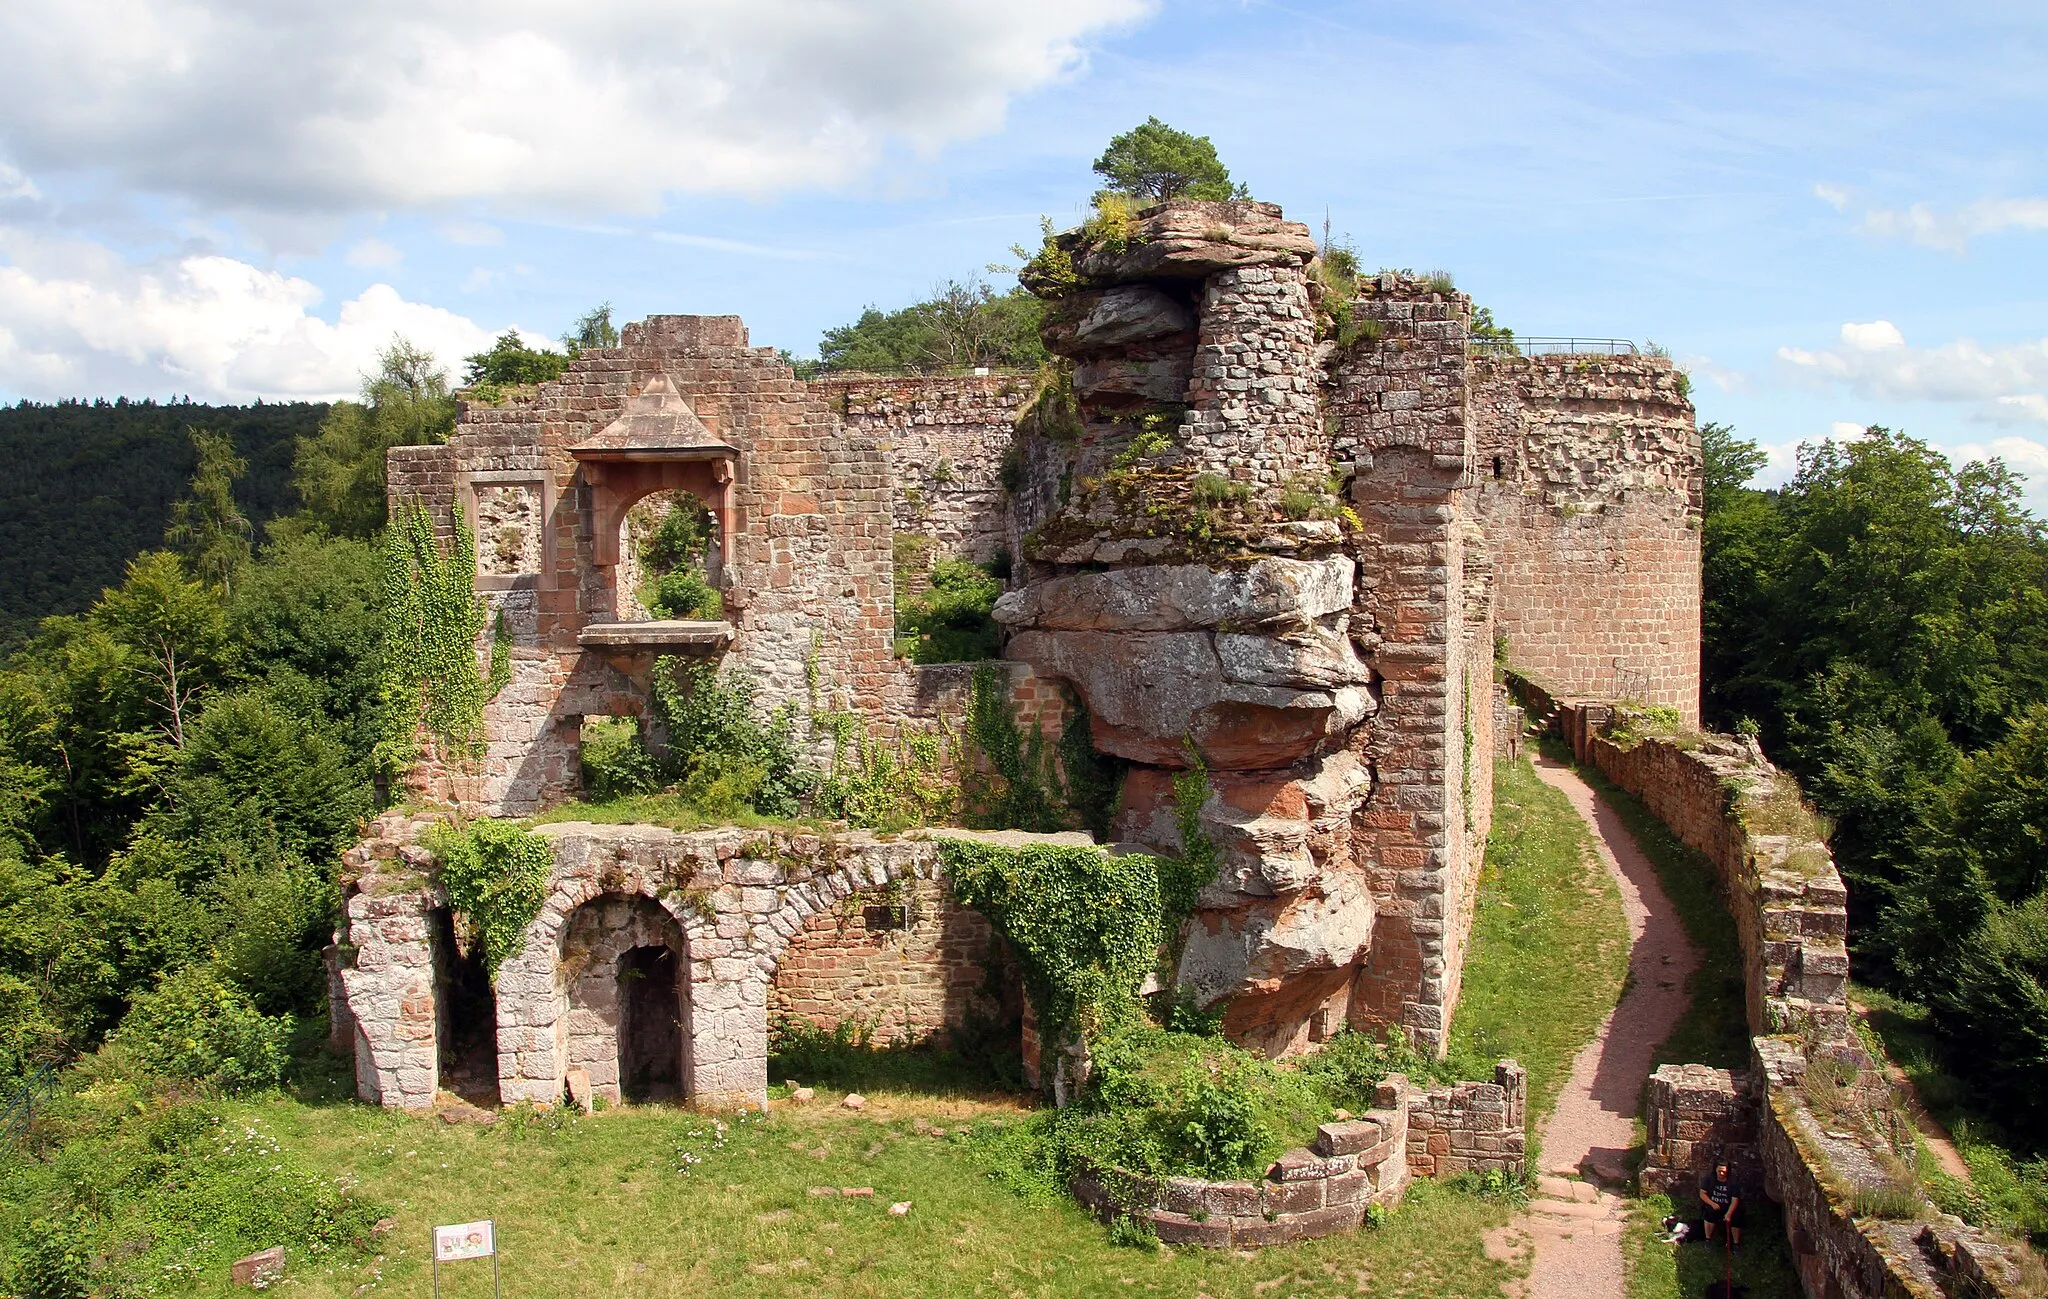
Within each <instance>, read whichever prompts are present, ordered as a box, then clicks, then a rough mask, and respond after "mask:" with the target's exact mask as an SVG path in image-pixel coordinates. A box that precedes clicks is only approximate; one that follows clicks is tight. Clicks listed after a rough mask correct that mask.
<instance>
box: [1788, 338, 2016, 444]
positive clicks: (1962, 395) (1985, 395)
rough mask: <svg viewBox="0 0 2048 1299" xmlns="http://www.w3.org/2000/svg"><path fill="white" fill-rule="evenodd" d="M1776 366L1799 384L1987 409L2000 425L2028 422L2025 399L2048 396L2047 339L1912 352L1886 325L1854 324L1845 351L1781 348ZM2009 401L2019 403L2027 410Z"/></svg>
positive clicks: (1960, 342)
mask: <svg viewBox="0 0 2048 1299" xmlns="http://www.w3.org/2000/svg"><path fill="white" fill-rule="evenodd" d="M1778 359H1779V360H1780V362H1782V363H1783V364H1784V365H1785V366H1787V367H1788V368H1789V369H1790V370H1791V371H1792V373H1793V374H1794V375H1795V376H1803V377H1806V378H1808V379H1811V380H1817V381H1833V382H1836V383H1841V384H1844V385H1847V386H1848V387H1849V388H1851V389H1852V390H1854V391H1856V392H1858V393H1860V394H1863V395H1865V396H1872V397H1881V398H1884V399H1885V400H1888V401H1963V402H1977V403H1982V405H1981V407H1980V409H1979V412H1978V414H1979V416H1980V417H1981V418H1985V419H1991V420H1996V421H1998V422H2001V423H2010V422H2015V421H2017V420H2019V419H2022V418H2024V411H2023V409H2022V407H2023V406H2024V404H2025V403H2024V399H2025V398H2027V397H2028V395H2029V394H2038V393H2040V392H2042V391H2043V390H2048V338H2043V339H2035V340H2032V341H2029V342H2023V343H2013V344H2009V345H2006V346H2002V347H1986V346H1984V345H1982V344H1980V343H1978V342H1976V341H1975V340H1973V339H1968V338H1959V339H1957V340H1955V341H1954V342H1951V343H1944V344H1942V345H1941V346H1939V347H1913V346H1910V345H1909V344H1908V343H1907V342H1906V338H1905V335H1904V334H1902V333H1901V332H1900V331H1899V328H1898V326H1896V325H1894V324H1892V323H1891V322H1890V321H1888V320H1873V321H1869V322H1867V323H1862V324H1858V323H1856V322H1853V321H1852V322H1850V323H1849V324H1846V325H1843V326H1842V346H1841V347H1838V348H1832V349H1821V350H1809V349H1806V348H1799V347H1781V348H1779V349H1778ZM2009 398H2021V399H2022V403H2021V406H2013V405H2011V404H2010V403H2009V402H2008V401H2007V399H2009Z"/></svg>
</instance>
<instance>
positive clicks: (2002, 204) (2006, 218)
mask: <svg viewBox="0 0 2048 1299" xmlns="http://www.w3.org/2000/svg"><path fill="white" fill-rule="evenodd" d="M1815 192H1816V193H1818V192H1819V191H1818V190H1816V191H1815ZM1821 197H1823V198H1827V197H1828V196H1827V195H1825V194H1823V195H1821ZM1845 198H1846V196H1845ZM1830 201H1831V202H1832V201H1833V200H1832V199H1830ZM1841 208H1842V204H1841V203H1836V204H1835V209H1836V210H1837V211H1840V210H1841ZM1862 229H1863V231H1864V232H1865V233H1867V234H1873V235H1878V236H1881V237H1885V238H1892V239H1910V240H1912V241H1913V242H1914V243H1916V244H1920V245H1922V246H1924V247H1927V248H1939V249H1942V250H1944V251H1946V252H1952V253H1962V252H1966V251H1968V249H1969V247H1970V241H1971V240H1972V239H1976V238H1980V237H1981V236H1984V235H1995V234H2002V233H2003V232H2005V231H2007V230H2048V198H1985V199H1978V200H1977V201H1976V202H1975V203H1970V204H1966V205H1965V206H1963V207H1959V208H1956V209H1954V210H1952V211H1946V212H1938V211H1936V210H1934V209H1933V208H1930V207H1928V206H1927V205H1926V204H1925V203H1915V204H1914V205H1913V206H1911V207H1909V208H1905V209H1903V210H1901V209H1892V208H1872V209H1871V210H1870V211H1868V212H1865V213H1864V214H1863V224H1862Z"/></svg>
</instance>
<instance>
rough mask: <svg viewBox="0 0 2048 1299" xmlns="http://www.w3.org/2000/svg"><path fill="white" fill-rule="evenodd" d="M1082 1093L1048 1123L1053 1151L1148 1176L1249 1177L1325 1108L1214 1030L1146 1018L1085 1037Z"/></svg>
mask: <svg viewBox="0 0 2048 1299" xmlns="http://www.w3.org/2000/svg"><path fill="white" fill-rule="evenodd" d="M1090 1046H1091V1058H1092V1061H1093V1066H1094V1072H1093V1075H1092V1077H1091V1079H1090V1082H1089V1086H1088V1090H1087V1092H1086V1094H1085V1095H1084V1096H1083V1097H1082V1098H1081V1099H1080V1100H1079V1101H1078V1102H1077V1103H1076V1104H1075V1105H1074V1106H1073V1107H1072V1108H1071V1109H1069V1110H1067V1111H1064V1112H1062V1114H1061V1115H1059V1116H1058V1118H1057V1119H1056V1120H1055V1121H1053V1122H1052V1123H1049V1124H1048V1125H1047V1130H1046V1134H1045V1135H1046V1137H1047V1138H1048V1139H1049V1140H1050V1142H1051V1143H1052V1146H1053V1155H1052V1158H1053V1159H1054V1161H1055V1162H1056V1163H1057V1165H1058V1166H1059V1167H1060V1168H1061V1169H1062V1171H1063V1172H1064V1173H1066V1174H1068V1175H1071V1173H1072V1172H1074V1171H1077V1170H1078V1169H1079V1168H1080V1167H1082V1166H1083V1165H1093V1166H1095V1167H1097V1168H1104V1167H1107V1168H1117V1169H1122V1170H1123V1171H1125V1172H1130V1173H1137V1174H1140V1175H1143V1176H1148V1177H1207V1178H1237V1177H1256V1176H1258V1175H1259V1174H1261V1173H1263V1172H1264V1171H1265V1170H1266V1168H1267V1167H1269V1166H1270V1165H1271V1163H1272V1161H1273V1159H1274V1158H1275V1157H1276V1156H1278V1155H1279V1154H1280V1152H1281V1151H1283V1150H1285V1149H1287V1148H1288V1147H1290V1146H1293V1145H1298V1144H1301V1143H1303V1142H1305V1141H1306V1140H1307V1139H1308V1138H1309V1137H1310V1136H1311V1135H1312V1133H1313V1131H1314V1128H1315V1125H1316V1123H1317V1122H1319V1121H1320V1120H1321V1119H1322V1118H1323V1117H1324V1116H1325V1115H1327V1114H1328V1112H1329V1107H1328V1105H1327V1104H1326V1103H1325V1102H1324V1100H1323V1098H1322V1097H1321V1096H1320V1095H1319V1094H1318V1093H1317V1091H1316V1089H1315V1088H1314V1087H1313V1086H1312V1085H1310V1084H1309V1083H1308V1082H1307V1081H1306V1080H1305V1079H1303V1078H1302V1077H1300V1076H1299V1075H1298V1074H1295V1073H1293V1072H1291V1071H1289V1070H1285V1069H1281V1068H1277V1067H1275V1066H1274V1065H1273V1064H1272V1063H1271V1062H1269V1061H1267V1060H1264V1059H1261V1058H1260V1057H1258V1056H1255V1055H1253V1054H1251V1053H1250V1052H1248V1051H1246V1050H1244V1049H1243V1048H1241V1047H1237V1046H1233V1045H1231V1044H1230V1043H1228V1042H1225V1041H1223V1040H1222V1039H1220V1038H1213V1037H1193V1036H1190V1035H1188V1034H1184V1033H1173V1032H1168V1031H1166V1030H1164V1029H1159V1028H1153V1027H1151V1026H1150V1025H1143V1026H1132V1027H1130V1028H1126V1029H1122V1030H1119V1031H1117V1032H1113V1033H1109V1034H1104V1035H1102V1036H1101V1037H1099V1038H1097V1039H1096V1040H1095V1041H1093V1042H1091V1044H1090Z"/></svg>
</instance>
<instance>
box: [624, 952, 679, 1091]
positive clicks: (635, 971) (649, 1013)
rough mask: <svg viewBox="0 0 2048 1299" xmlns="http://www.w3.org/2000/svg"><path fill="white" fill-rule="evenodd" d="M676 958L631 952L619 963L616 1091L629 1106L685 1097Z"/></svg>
mask: <svg viewBox="0 0 2048 1299" xmlns="http://www.w3.org/2000/svg"><path fill="white" fill-rule="evenodd" d="M676 980H677V971H676V954H675V952H674V951H673V950H672V949H670V948H667V947H634V948H629V949H628V950H627V951H626V952H625V954H624V955H622V956H620V957H619V1003H620V1004H619V1012H620V1013H619V1090H620V1092H621V1093H622V1094H623V1095H624V1097H625V1099H627V1100H629V1101H672V1100H677V1099H679V1098H680V1097H681V1096H682V1092H683V1023H682V1018H683V1003H682V998H681V997H680V996H679V995H678V992H677V983H676Z"/></svg>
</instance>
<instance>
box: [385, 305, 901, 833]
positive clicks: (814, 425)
mask: <svg viewBox="0 0 2048 1299" xmlns="http://www.w3.org/2000/svg"><path fill="white" fill-rule="evenodd" d="M657 375H665V376H666V377H667V378H668V379H670V380H671V381H672V382H674V383H675V384H676V386H677V388H678V389H679V390H680V391H681V392H682V394H683V397H684V399H685V400H686V401H687V402H688V403H689V404H690V407H691V409H692V410H693V411H694V413H695V415H696V417H697V418H698V419H699V420H700V421H701V422H702V423H703V424H704V425H705V427H706V428H707V429H709V430H710V431H711V433H712V434H713V435H715V436H717V437H719V438H722V439H723V440H724V441H726V442H728V443H730V444H731V445H733V446H735V447H736V448H738V449H739V451H740V456H739V459H738V462H737V464H736V465H735V467H734V482H733V490H732V501H731V506H732V515H733V517H732V519H731V520H730V532H731V535H732V542H733V544H732V553H731V554H729V555H726V556H724V566H723V567H724V577H725V580H726V584H727V589H726V591H725V603H726V610H727V617H728V620H729V621H730V622H731V624H732V628H733V641H732V646H731V650H730V658H731V659H732V660H733V661H734V662H735V663H736V664H737V665H739V666H742V667H744V668H746V669H748V670H750V671H752V672H753V673H754V674H755V676H756V678H757V679H758V680H759V682H760V684H761V688H762V702H763V703H764V704H765V705H767V706H770V707H773V706H775V705H776V704H780V703H784V702H792V703H803V702H806V701H807V699H808V695H809V688H810V681H811V680H812V679H814V678H815V679H817V680H820V681H822V682H823V683H824V686H825V689H826V691H827V694H828V699H827V701H826V703H827V706H830V707H834V708H838V707H848V708H852V709H855V710H856V711H861V712H865V713H869V714H872V715H877V716H880V715H883V714H885V713H887V712H888V710H889V705H890V701H891V699H892V698H893V697H894V694H895V693H896V692H897V691H898V689H899V688H900V687H899V684H898V676H899V673H898V669H897V666H896V662H895V659H894V656H893V647H894V630H895V600H894V592H893V575H892V558H891V546H890V538H891V530H892V522H891V520H892V515H891V510H892V507H893V496H894V489H893V486H892V478H891V474H890V467H889V463H888V460H887V457H886V455H885V453H884V451H883V450H882V448H881V446H880V444H879V442H878V441H877V439H876V437H875V436H874V434H873V432H872V431H863V430H857V429H849V428H848V427H847V426H846V425H845V423H844V422H842V421H841V419H840V418H839V416H838V415H837V414H836V413H835V412H834V410H833V409H832V405H831V403H830V401H829V400H828V398H827V395H826V394H824V393H821V392H816V391H813V390H812V389H811V388H810V386H809V385H806V384H805V383H803V382H801V381H800V380H798V379H796V378H795V377H794V376H793V375H792V373H791V372H790V370H789V368H788V367H787V366H785V365H783V364H782V363H781V362H780V361H779V360H777V358H776V356H775V353H774V351H773V349H769V348H754V347H749V346H748V345H747V335H746V328H745V326H744V325H742V324H741V323H740V321H739V319H738V318H737V317H733V316H655V317H650V318H649V319H648V320H645V321H642V322H639V323H636V324H632V325H628V326H627V327H626V328H625V330H624V331H623V334H622V337H621V342H620V346H618V347H616V348H610V349H594V350H590V351H586V352H584V353H583V354H581V355H580V356H579V357H578V358H577V359H576V360H575V361H574V362H572V363H571V364H570V366H569V368H568V370H567V371H565V372H564V373H563V375H562V377H561V378H560V379H559V380H556V381H554V382H551V383H547V384H543V385H541V387H540V390H539V392H538V394H537V395H536V396H535V397H533V398H532V399H531V400H529V401H526V402H522V403H518V404H515V405H510V406H504V407H481V406H476V405H471V404H465V406H464V408H463V412H462V416H461V420H460V422H459V424H458V427H457V429H456V433H455V436H454V438H453V439H452V440H451V441H450V442H449V444H448V445H447V446H445V447H432V448H399V449H396V450H394V451H393V452H392V453H391V458H390V465H389V472H390V480H389V488H388V490H389V493H390V498H391V500H392V502H393V503H394V504H397V503H400V502H404V501H409V500H418V501H421V502H423V503H425V504H427V505H428V506H429V507H431V508H432V509H433V511H434V513H435V515H436V516H437V523H438V522H440V521H442V520H445V519H446V518H448V517H449V513H450V511H451V510H453V509H455V508H458V507H459V508H461V509H463V510H465V511H466V512H468V514H469V515H470V517H471V518H472V519H475V518H476V517H478V513H477V504H476V502H477V499H478V493H480V492H481V493H484V494H485V496H486V498H487V499H492V500H493V501H494V508H496V507H499V506H502V505H503V501H502V499H501V498H503V497H504V496H505V495H506V494H507V493H508V492H513V491H517V492H522V493H525V494H526V497H527V500H526V502H525V503H523V504H521V505H519V507H518V508H519V509H520V510H521V511H525V512H529V513H532V514H535V515H537V516H538V517H540V518H542V519H544V520H545V523H546V528H545V536H544V538H543V539H542V540H541V542H540V543H539V545H538V546H534V545H532V544H531V543H530V542H525V543H522V545H521V546H520V547H519V548H518V549H517V550H516V551H515V552H514V554H515V558H514V559H513V560H512V561H511V562H513V563H515V564H518V563H522V562H525V561H524V560H521V559H518V558H516V556H537V557H538V563H539V571H538V572H524V571H522V572H507V571H502V570H503V569H504V566H505V565H504V563H503V562H500V561H501V559H502V558H503V556H502V554H501V543H502V541H503V538H501V537H500V536H499V535H498V534H497V532H496V531H495V530H494V531H493V532H492V533H491V534H490V535H480V536H479V538H478V546H479V550H480V556H479V559H480V562H479V572H480V577H479V581H478V586H479V589H480V591H481V592H482V593H483V594H484V598H485V599H486V601H487V602H488V603H490V604H491V605H492V606H493V607H494V609H495V611H497V612H500V613H502V614H503V615H504V616H505V620H506V625H507V628H508V630H509V632H510V635H511V639H512V667H513V676H512V681H511V684H509V685H508V686H507V687H506V688H505V689H504V691H502V692H501V693H500V694H499V695H498V697H497V698H496V699H494V700H492V701H491V703H490V705H489V706H488V707H487V709H486V713H485V725H486V730H487V733H488V752H487V755H486V757H485V759H484V762H483V765H482V769H481V771H480V772H477V773H474V775H473V776H472V777H470V778H467V779H465V775H466V773H464V772H461V771H459V770H455V769H452V768H451V767H450V766H449V765H448V764H441V766H440V767H439V769H437V770H431V771H430V772H429V773H428V777H429V789H430V791H431V792H433V793H435V794H438V795H439V796H441V797H444V798H447V799H450V800H451V801H458V802H461V803H463V804H465V805H467V806H469V807H471V808H473V809H475V810H483V811H488V812H493V813H503V814H513V815H518V814H523V813H528V812H532V811H535V810H538V809H540V808H542V807H546V806H549V805H551V804H554V803H557V802H560V801H562V800H563V799H564V798H566V797H569V796H571V795H573V794H574V793H575V792H576V790H577V787H578V776H577V771H578V768H577V761H576V754H577V744H578V740H579V736H580V721H581V718H582V717H583V716H585V715H600V716H607V715H617V714H628V715H632V714H638V713H640V712H641V711H642V710H644V708H645V707H646V686H645V682H644V674H645V672H646V670H647V668H648V666H649V663H650V662H651V658H652V655H651V654H647V655H642V656H640V658H638V659H635V660H633V661H631V662H627V661H624V660H622V659H621V657H620V655H619V654H617V653H616V652H613V653H610V654H607V653H604V652H599V651H596V650H588V651H586V650H585V649H583V648H582V646H581V645H580V644H579V643H578V639H577V637H578V633H579V632H580V631H581V630H582V629H583V627H585V626H586V625H587V624H589V623H591V622H600V621H607V620H612V619H617V618H621V617H624V616H626V615H628V614H630V612H631V610H630V608H629V607H628V606H627V605H626V604H624V603H622V602H621V600H620V598H619V592H618V590H617V588H616V573H615V572H614V568H615V566H613V565H605V564H600V563H599V562H598V544H597V538H596V536H595V531H594V529H595V527H596V517H595V513H594V502H593V487H592V482H591V473H592V470H591V469H590V468H589V467H588V466H582V465H579V464H578V463H577V462H576V461H575V460H574V459H573V458H571V456H570V455H569V452H568V448H569V447H571V446H574V445H576V444H578V443H580V442H583V441H585V440H587V439H588V438H589V437H590V436H591V435H593V434H595V433H596V432H598V431H599V430H600V429H602V428H604V427H605V426H606V425H607V424H608V423H610V422H611V421H612V420H613V419H614V418H616V417H617V416H618V414H619V412H620V411H621V410H622V409H623V408H624V406H625V403H626V401H627V399H628V398H629V397H631V396H632V395H634V394H636V393H638V392H639V391H640V390H641V388H642V387H643V386H644V385H645V384H646V383H647V381H648V380H649V379H651V378H654V377H655V376H657ZM647 481H648V482H649V484H650V485H651V484H652V483H653V481H654V480H653V479H651V478H650V479H648V480H647ZM628 503H630V502H628ZM707 503H708V504H710V505H712V506H713V507H714V508H717V506H718V505H719V503H718V502H707ZM499 512H502V510H499ZM636 678H641V679H636ZM430 765H431V764H430Z"/></svg>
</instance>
